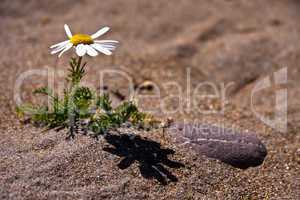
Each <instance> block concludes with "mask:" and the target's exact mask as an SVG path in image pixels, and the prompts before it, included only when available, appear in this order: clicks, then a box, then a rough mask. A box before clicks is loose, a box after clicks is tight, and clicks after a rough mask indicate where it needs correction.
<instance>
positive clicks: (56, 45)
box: [50, 40, 69, 49]
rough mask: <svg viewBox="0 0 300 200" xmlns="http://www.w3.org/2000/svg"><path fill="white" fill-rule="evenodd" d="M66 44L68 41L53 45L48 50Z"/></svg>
mask: <svg viewBox="0 0 300 200" xmlns="http://www.w3.org/2000/svg"><path fill="white" fill-rule="evenodd" d="M68 42H69V40H66V41H63V42H60V43H57V44H54V45H52V46H51V47H50V48H51V49H53V48H55V47H58V46H62V45H66V44H67V43H68Z"/></svg>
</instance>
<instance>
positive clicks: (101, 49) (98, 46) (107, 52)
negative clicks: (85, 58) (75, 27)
mask: <svg viewBox="0 0 300 200" xmlns="http://www.w3.org/2000/svg"><path fill="white" fill-rule="evenodd" d="M91 46H92V47H93V48H94V49H96V50H97V51H100V52H101V53H104V54H105V55H108V56H109V55H111V54H112V52H111V51H109V50H108V49H106V48H104V47H102V46H101V44H95V43H94V44H91Z"/></svg>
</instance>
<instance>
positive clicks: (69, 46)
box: [58, 43, 73, 57]
mask: <svg viewBox="0 0 300 200" xmlns="http://www.w3.org/2000/svg"><path fill="white" fill-rule="evenodd" d="M72 46H73V44H72V43H69V44H67V45H66V47H65V49H64V50H63V51H62V52H60V54H59V55H58V57H60V56H61V55H62V54H63V53H64V52H66V51H68V50H69V49H71V48H72Z"/></svg>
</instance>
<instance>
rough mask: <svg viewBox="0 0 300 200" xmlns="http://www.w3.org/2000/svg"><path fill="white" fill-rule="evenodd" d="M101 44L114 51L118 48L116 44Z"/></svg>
mask: <svg viewBox="0 0 300 200" xmlns="http://www.w3.org/2000/svg"><path fill="white" fill-rule="evenodd" d="M101 46H102V47H104V48H106V49H108V50H110V51H113V50H115V49H116V48H117V47H116V46H114V45H111V44H101Z"/></svg>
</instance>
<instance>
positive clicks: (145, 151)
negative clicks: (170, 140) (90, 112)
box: [103, 134, 184, 185]
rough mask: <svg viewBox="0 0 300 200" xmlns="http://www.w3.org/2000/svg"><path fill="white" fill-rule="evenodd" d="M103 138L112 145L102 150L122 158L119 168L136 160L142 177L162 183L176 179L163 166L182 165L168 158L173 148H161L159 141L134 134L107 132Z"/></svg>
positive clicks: (125, 166)
mask: <svg viewBox="0 0 300 200" xmlns="http://www.w3.org/2000/svg"><path fill="white" fill-rule="evenodd" d="M105 139H106V141H107V142H108V143H109V144H110V145H112V146H113V147H105V148H103V150H104V151H106V152H109V153H112V154H114V155H117V156H119V157H122V158H123V159H122V160H121V161H120V163H119V164H118V167H119V168H120V169H126V168H128V167H130V166H131V165H132V164H133V163H134V162H135V161H136V162H138V164H139V169H140V172H141V175H142V176H143V177H144V178H147V179H152V178H155V179H156V180H158V181H159V182H160V183H161V184H163V185H167V184H168V182H177V181H178V179H177V177H176V176H175V175H173V174H172V173H171V172H170V171H168V170H167V168H166V167H165V166H167V167H168V168H180V167H184V165H183V164H182V163H179V162H176V161H172V160H170V159H168V155H172V154H174V153H175V151H174V150H172V149H164V148H161V145H160V144H159V143H157V142H155V141H150V140H146V139H143V138H141V137H140V136H135V135H111V134H108V135H106V136H105Z"/></svg>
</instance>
